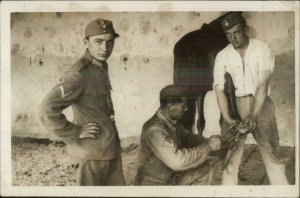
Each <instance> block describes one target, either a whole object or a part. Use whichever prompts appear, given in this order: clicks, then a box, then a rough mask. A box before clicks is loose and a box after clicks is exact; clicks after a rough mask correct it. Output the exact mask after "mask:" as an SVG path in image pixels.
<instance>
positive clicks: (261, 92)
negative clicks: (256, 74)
mask: <svg viewBox="0 0 300 198" xmlns="http://www.w3.org/2000/svg"><path fill="white" fill-rule="evenodd" d="M267 93H268V87H267V86H260V87H258V89H257V92H256V96H255V101H254V107H253V112H252V116H254V117H256V116H257V115H258V114H259V112H260V110H261V109H262V107H263V105H264V102H265V100H266V98H267Z"/></svg>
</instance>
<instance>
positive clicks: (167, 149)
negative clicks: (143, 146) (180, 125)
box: [146, 126, 210, 171]
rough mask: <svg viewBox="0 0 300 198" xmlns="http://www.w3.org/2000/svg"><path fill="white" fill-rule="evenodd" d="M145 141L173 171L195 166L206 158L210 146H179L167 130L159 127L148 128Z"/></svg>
mask: <svg viewBox="0 0 300 198" xmlns="http://www.w3.org/2000/svg"><path fill="white" fill-rule="evenodd" d="M148 130H150V131H148V132H147V134H148V136H147V138H146V142H147V144H148V146H149V148H151V150H152V151H153V153H154V154H155V155H156V156H157V157H158V158H159V159H160V160H161V161H162V162H163V163H164V164H166V165H167V166H168V167H169V168H171V169H173V170H174V171H183V170H187V169H190V168H195V167H197V166H199V165H201V164H203V163H204V162H205V161H206V160H207V156H208V155H209V153H210V147H209V145H208V144H206V143H204V144H202V145H199V146H197V147H194V148H181V149H178V145H176V143H175V142H174V141H173V139H172V138H171V137H170V135H168V133H167V131H165V130H164V129H162V128H159V127H156V126H155V127H151V128H150V129H148Z"/></svg>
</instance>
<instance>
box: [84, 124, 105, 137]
mask: <svg viewBox="0 0 300 198" xmlns="http://www.w3.org/2000/svg"><path fill="white" fill-rule="evenodd" d="M100 131H101V126H100V125H99V124H97V123H87V124H85V125H83V127H82V131H81V134H80V136H79V139H83V138H97V136H96V135H97V134H99V133H100Z"/></svg>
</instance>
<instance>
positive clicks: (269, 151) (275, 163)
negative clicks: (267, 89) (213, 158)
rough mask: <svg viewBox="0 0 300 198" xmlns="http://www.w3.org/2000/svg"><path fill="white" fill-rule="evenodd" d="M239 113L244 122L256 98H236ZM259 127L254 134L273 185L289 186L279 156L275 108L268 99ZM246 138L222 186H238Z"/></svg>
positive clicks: (241, 143) (257, 122)
mask: <svg viewBox="0 0 300 198" xmlns="http://www.w3.org/2000/svg"><path fill="white" fill-rule="evenodd" d="M236 103H237V109H238V113H239V115H240V117H241V119H242V120H244V119H246V118H247V117H248V115H249V114H250V113H251V112H252V111H253V106H254V97H253V96H251V95H250V96H245V97H237V98H236ZM256 124H257V127H256V129H255V130H254V131H252V134H253V136H254V138H255V140H256V142H257V144H258V147H259V150H260V153H261V156H262V159H263V161H264V164H265V166H266V171H267V174H268V177H269V180H270V183H271V184H272V185H288V181H287V177H286V174H285V166H284V164H283V163H282V162H281V161H280V159H279V156H278V151H279V136H278V129H277V124H276V118H275V108H274V104H273V102H272V100H271V99H270V98H269V97H267V98H266V100H265V102H264V105H263V107H262V109H261V112H260V113H259V115H258V116H257V121H256ZM227 129H228V125H227V124H226V123H225V122H223V124H222V127H221V131H222V132H225V131H226V130H227ZM245 141H246V136H245V137H244V138H243V139H242V140H241V141H240V144H239V146H238V148H237V149H236V150H235V151H234V152H233V154H232V157H231V159H230V161H229V163H228V166H227V167H226V168H225V169H224V171H223V173H222V185H237V184H238V171H239V166H240V163H241V159H242V155H243V150H244V145H245Z"/></svg>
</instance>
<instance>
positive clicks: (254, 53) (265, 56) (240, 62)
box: [213, 12, 288, 185]
mask: <svg viewBox="0 0 300 198" xmlns="http://www.w3.org/2000/svg"><path fill="white" fill-rule="evenodd" d="M221 25H222V27H223V30H224V32H225V34H226V36H227V39H228V41H229V43H230V44H229V45H228V46H227V47H226V48H224V49H223V50H222V51H220V52H219V53H218V55H217V57H216V60H215V68H214V84H213V88H214V90H215V92H216V95H217V101H218V105H219V108H220V111H221V113H222V116H223V119H224V122H223V124H222V132H223V133H224V132H225V131H226V130H227V129H228V127H229V126H232V125H233V124H235V123H236V122H238V120H235V119H233V118H232V117H230V114H229V108H228V101H227V99H226V96H225V93H224V83H225V80H224V74H225V72H228V73H229V74H230V75H231V76H232V79H233V83H234V86H235V95H236V104H237V110H238V114H239V117H240V118H241V122H242V124H243V127H247V128H248V130H249V131H250V132H252V134H253V136H254V138H255V140H256V142H257V144H258V146H259V149H260V153H261V156H262V158H263V161H264V163H265V166H266V170H267V174H268V177H269V180H270V183H271V184H272V185H273V184H288V181H287V178H286V175H285V166H284V165H283V163H282V162H281V161H280V160H279V157H278V149H279V136H278V130H277V124H276V118H275V110H274V105H273V102H272V100H271V98H270V97H269V94H270V89H269V81H270V78H271V74H272V72H273V69H274V55H273V53H272V52H271V50H270V48H269V47H268V45H267V44H266V43H263V42H261V41H258V40H255V39H250V38H248V36H247V34H246V27H247V25H246V21H245V19H244V18H243V15H242V12H232V13H229V14H228V15H226V16H225V17H224V18H223V19H222V20H221ZM245 140H246V136H245V137H244V138H243V139H242V140H241V142H240V144H239V146H238V148H237V149H236V150H235V151H234V153H233V154H232V157H231V159H230V161H229V163H228V166H227V167H226V168H225V170H224V171H223V176H222V184H224V185H237V184H238V171H239V166H240V163H241V158H242V155H243V149H244V144H245Z"/></svg>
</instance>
